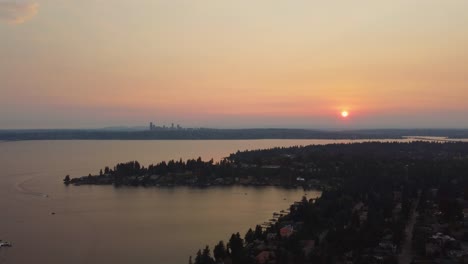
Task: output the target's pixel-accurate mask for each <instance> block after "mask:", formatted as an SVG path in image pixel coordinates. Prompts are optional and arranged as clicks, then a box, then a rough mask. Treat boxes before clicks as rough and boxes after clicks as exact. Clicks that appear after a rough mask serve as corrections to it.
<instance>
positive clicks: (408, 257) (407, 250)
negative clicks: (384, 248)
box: [398, 192, 421, 264]
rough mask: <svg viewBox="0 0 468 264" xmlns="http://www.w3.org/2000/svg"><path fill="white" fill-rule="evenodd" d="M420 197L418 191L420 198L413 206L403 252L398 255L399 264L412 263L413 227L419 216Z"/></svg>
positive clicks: (419, 194) (402, 248)
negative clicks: (417, 210)
mask: <svg viewBox="0 0 468 264" xmlns="http://www.w3.org/2000/svg"><path fill="white" fill-rule="evenodd" d="M420 197H421V192H418V198H417V199H416V202H415V203H414V204H413V206H412V207H411V212H410V219H409V220H408V223H407V225H406V228H405V240H404V241H403V244H402V246H401V253H400V255H399V256H398V264H410V263H411V261H412V260H413V228H414V224H415V223H416V218H417V217H418V213H417V212H416V209H417V208H418V204H419V199H420Z"/></svg>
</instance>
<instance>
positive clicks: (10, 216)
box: [0, 139, 410, 264]
mask: <svg viewBox="0 0 468 264" xmlns="http://www.w3.org/2000/svg"><path fill="white" fill-rule="evenodd" d="M361 141H362V140H361ZM401 141H410V139H405V140H401ZM338 142H350V141H349V140H208V141H194V140H181V141H172V140H167V141H158V140H153V141H138V140H132V141H86V140H83V141H73V140H71V141H18V142H0V168H1V172H0V212H1V217H0V239H3V240H7V241H9V242H11V243H13V247H12V248H0V263H49V264H56V263H57V264H58V263H90V264H91V263H165V264H172V263H174V264H175V263H188V258H189V255H192V256H194V255H195V253H196V251H197V250H198V249H199V248H203V247H204V246H205V245H210V248H211V249H213V246H214V244H215V243H217V242H218V241H219V240H224V241H225V242H226V240H227V239H228V238H229V237H230V235H231V234H232V233H234V232H240V233H241V234H242V236H243V235H244V234H245V232H246V231H247V229H248V228H249V227H252V228H254V227H255V225H256V224H261V223H263V222H265V221H267V220H268V219H270V218H272V214H273V212H278V211H280V210H282V209H287V208H289V205H290V204H292V203H293V202H294V201H298V200H300V199H301V197H302V196H303V195H304V194H305V192H304V191H303V190H302V189H300V188H298V189H282V188H275V187H262V188H253V187H240V186H235V187H212V188H207V189H198V188H189V187H175V188H157V187H151V188H144V187H136V188H132V187H121V188H114V187H112V186H68V187H67V186H65V185H64V184H63V183H62V179H63V178H64V176H65V175H67V174H70V176H71V177H77V176H83V175H87V174H88V173H97V172H99V169H101V168H104V167H105V166H110V167H113V166H114V165H115V164H116V163H118V162H126V161H130V160H138V161H139V162H140V163H141V164H142V165H144V166H147V165H148V164H151V163H157V162H160V161H163V160H166V161H167V160H170V159H179V158H182V159H184V160H185V159H188V158H197V157H199V156H200V157H202V159H204V160H209V159H211V158H213V159H214V160H220V159H222V158H223V157H226V156H228V155H229V154H230V153H233V152H236V151H237V150H241V151H242V150H247V149H259V148H271V147H287V146H294V145H309V144H328V143H338ZM352 142H360V141H352ZM306 194H307V197H308V198H314V197H317V196H319V195H320V192H318V191H307V192H306ZM52 213H55V214H52Z"/></svg>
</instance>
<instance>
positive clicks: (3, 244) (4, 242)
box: [0, 241, 12, 247]
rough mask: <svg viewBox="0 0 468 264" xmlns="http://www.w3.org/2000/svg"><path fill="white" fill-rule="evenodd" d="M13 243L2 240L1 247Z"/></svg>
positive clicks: (9, 245)
mask: <svg viewBox="0 0 468 264" xmlns="http://www.w3.org/2000/svg"><path fill="white" fill-rule="evenodd" d="M11 246H12V244H11V243H10V242H7V241H0V247H11Z"/></svg>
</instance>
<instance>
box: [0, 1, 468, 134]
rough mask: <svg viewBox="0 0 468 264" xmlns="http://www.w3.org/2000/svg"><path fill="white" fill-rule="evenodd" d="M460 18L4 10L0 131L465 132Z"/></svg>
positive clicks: (290, 4)
mask: <svg viewBox="0 0 468 264" xmlns="http://www.w3.org/2000/svg"><path fill="white" fill-rule="evenodd" d="M466 10H468V1H457V0H447V1H440V0H426V1H407V0H395V1H374V0H364V1H359V2H355V1H352V2H336V1H326V2H321V1H305V0H300V1H266V0H258V1H247V0H238V1H214V0H207V1H186V0H181V1H178V0H177V1H159V0H141V1H137V2H135V1H130V0H115V1H112V2H107V1H55V0H0V36H1V40H0V58H1V60H0V129H31V128H101V127H109V126H144V125H145V124H148V122H149V121H150V120H160V121H161V123H169V124H170V123H172V122H174V123H179V124H184V126H187V127H213V128H270V127H279V128H313V129H360V128H468V122H467V121H466V120H467V119H466V117H467V116H468V103H467V102H468V78H467V76H468V27H467V26H466V25H468V16H467V15H466ZM342 111H347V112H349V116H348V117H346V118H344V117H343V116H342V115H341V113H342Z"/></svg>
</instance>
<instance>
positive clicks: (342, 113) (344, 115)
mask: <svg viewBox="0 0 468 264" xmlns="http://www.w3.org/2000/svg"><path fill="white" fill-rule="evenodd" d="M341 116H342V117H344V118H346V117H348V116H349V113H348V111H341Z"/></svg>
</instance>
